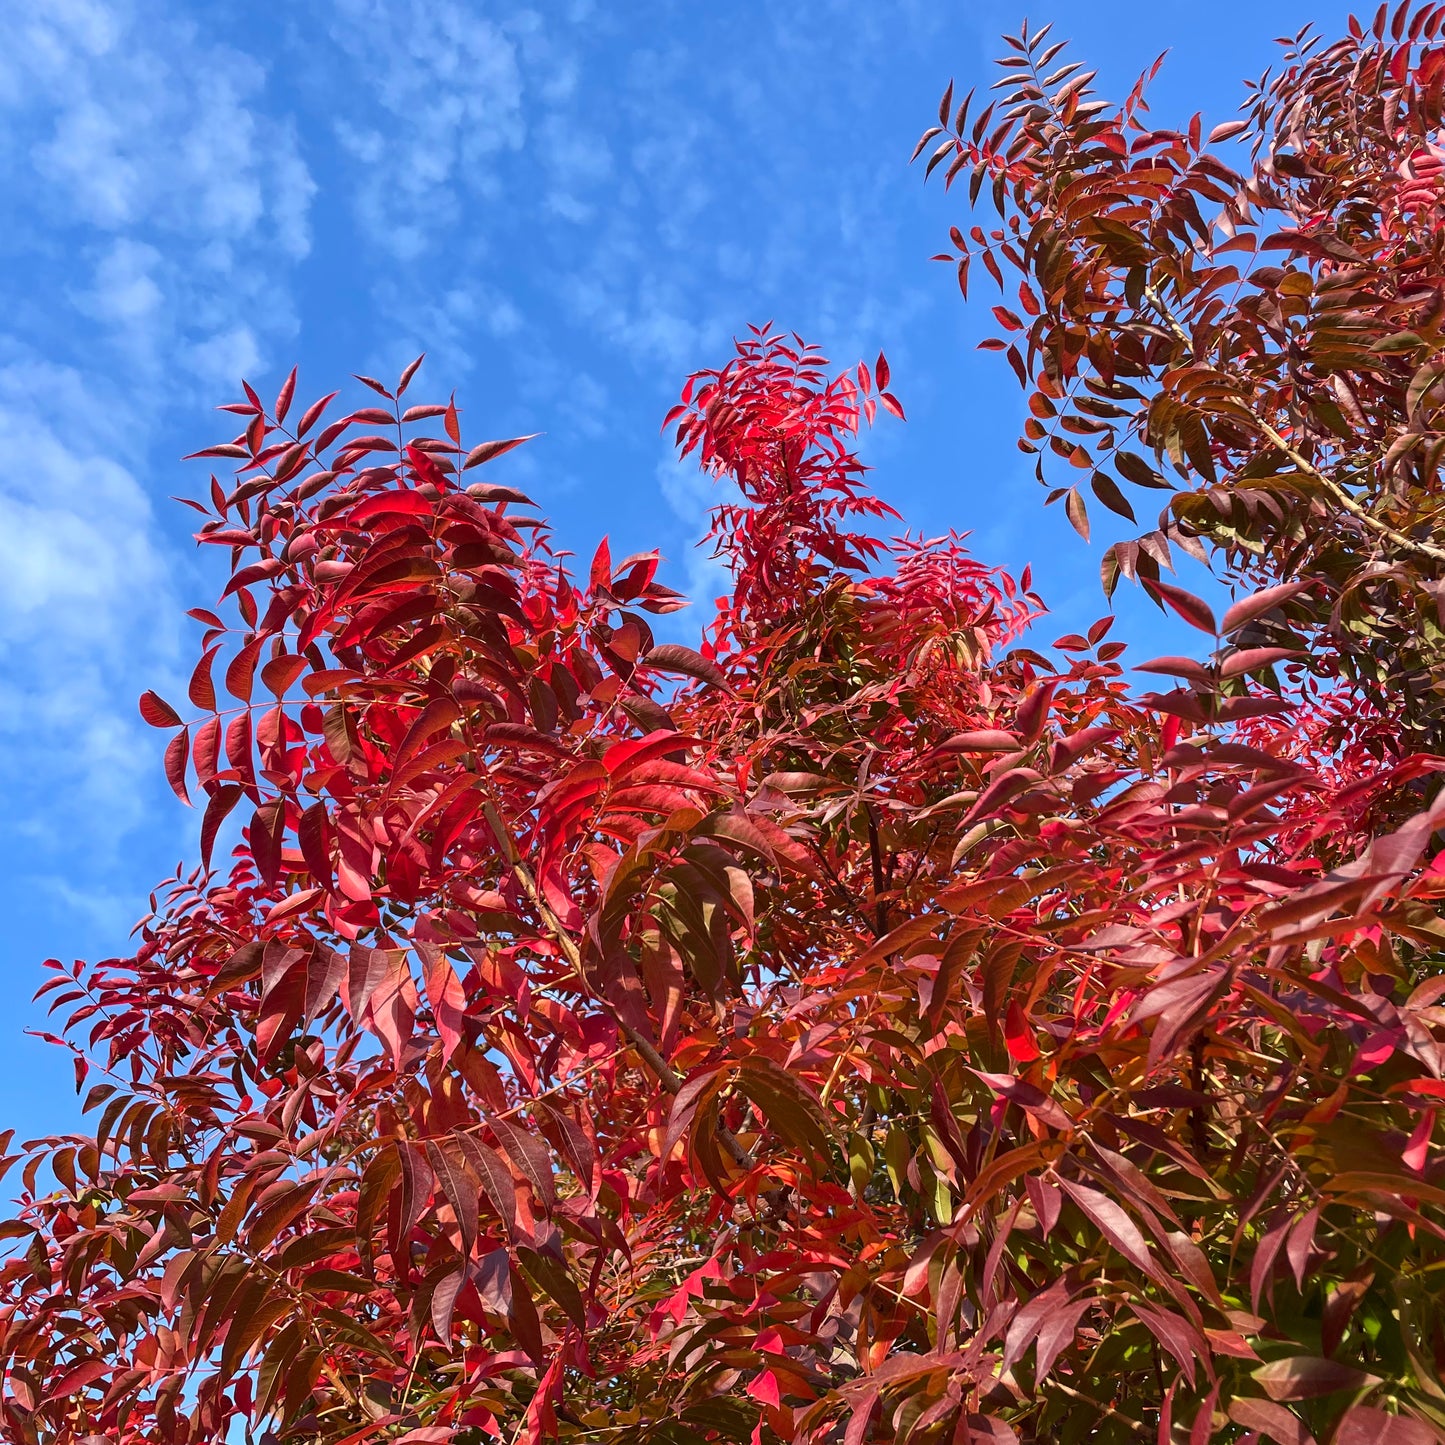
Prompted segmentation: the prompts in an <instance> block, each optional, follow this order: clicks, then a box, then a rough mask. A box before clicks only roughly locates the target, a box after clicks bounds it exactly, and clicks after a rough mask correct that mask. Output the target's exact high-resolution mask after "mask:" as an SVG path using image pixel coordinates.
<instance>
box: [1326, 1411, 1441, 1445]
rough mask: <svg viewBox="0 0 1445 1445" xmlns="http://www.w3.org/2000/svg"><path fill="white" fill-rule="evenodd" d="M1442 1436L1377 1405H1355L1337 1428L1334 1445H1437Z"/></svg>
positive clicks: (1333, 1440)
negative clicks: (1391, 1413)
mask: <svg viewBox="0 0 1445 1445" xmlns="http://www.w3.org/2000/svg"><path fill="white" fill-rule="evenodd" d="M1439 1438H1440V1437H1439V1435H1438V1434H1437V1433H1436V1432H1435V1431H1434V1430H1432V1429H1431V1428H1430V1427H1429V1426H1428V1425H1426V1424H1424V1423H1423V1422H1422V1421H1419V1420H1414V1419H1411V1418H1410V1416H1408V1415H1389V1414H1386V1412H1385V1411H1384V1410H1379V1409H1376V1408H1375V1406H1373V1405H1353V1406H1351V1407H1350V1409H1348V1410H1347V1411H1345V1416H1344V1419H1342V1420H1341V1421H1340V1423H1339V1424H1338V1425H1337V1426H1335V1433H1334V1438H1333V1439H1332V1440H1331V1442H1330V1445H1437V1442H1438V1441H1439Z"/></svg>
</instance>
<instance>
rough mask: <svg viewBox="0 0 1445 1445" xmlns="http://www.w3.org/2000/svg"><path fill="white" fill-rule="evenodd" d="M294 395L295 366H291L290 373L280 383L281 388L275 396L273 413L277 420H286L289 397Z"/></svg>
mask: <svg viewBox="0 0 1445 1445" xmlns="http://www.w3.org/2000/svg"><path fill="white" fill-rule="evenodd" d="M295 395H296V368H295V367H294V366H293V367H292V368H291V374H290V375H289V376H288V377H287V378H286V380H285V381H283V382H282V383H281V390H280V392H279V393H278V394H277V397H276V407H275V411H274V415H275V417H276V420H277V421H278V422H283V421H285V420H286V413H287V412H288V411H290V410H291V398H292V397H293V396H295Z"/></svg>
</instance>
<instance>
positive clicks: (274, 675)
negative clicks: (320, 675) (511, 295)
mask: <svg viewBox="0 0 1445 1445" xmlns="http://www.w3.org/2000/svg"><path fill="white" fill-rule="evenodd" d="M310 665H311V664H310V663H309V662H307V660H306V659H305V658H304V657H297V656H296V655H295V654H293V653H289V652H283V653H282V654H281V656H280V657H273V658H272V659H271V660H270V662H268V663H267V664H266V665H265V666H264V667H263V668H262V669H261V681H262V682H263V683H264V684H265V685H266V687H267V688H268V689H269V690H270V691H271V692H272V693H274V694H275V695H276V696H277V697H278V698H281V697H285V695H286V691H287V689H288V688H289V687H290V686H291V684H292V683H293V682H295V681H296V679H297V678H298V677H300V676H301V674H302V673H303V672H305V671H306V669H307V668H308V667H309V666H310ZM229 677H230V674H229V673H228V674H227V680H228V681H229Z"/></svg>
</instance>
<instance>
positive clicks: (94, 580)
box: [0, 354, 175, 852]
mask: <svg viewBox="0 0 1445 1445" xmlns="http://www.w3.org/2000/svg"><path fill="white" fill-rule="evenodd" d="M112 416H113V411H112V408H111V406H110V405H109V399H108V398H105V397H102V396H98V395H96V394H94V393H92V392H91V391H90V390H89V389H88V388H87V386H86V384H85V382H84V380H83V378H82V377H81V376H80V375H79V373H78V372H76V371H75V370H73V369H71V368H64V367H58V366H55V365H53V364H49V363H46V362H43V361H41V360H39V359H38V358H36V357H34V356H33V355H26V354H20V355H14V356H12V358H11V359H10V361H9V362H8V364H6V365H5V366H3V367H0V539H3V543H0V546H3V566H0V771H3V773H4V774H5V775H6V776H5V783H6V786H7V791H8V793H9V796H10V797H11V800H12V802H11V807H10V819H9V825H10V827H12V828H15V829H18V830H19V831H21V832H24V833H28V834H29V835H31V836H33V837H37V838H42V839H44V838H47V837H48V838H50V840H51V841H59V840H63V841H64V842H65V845H66V846H67V847H68V848H71V849H79V848H82V847H85V849H86V851H87V852H91V851H94V850H95V849H96V848H97V847H98V848H99V849H100V850H101V851H103V850H104V849H105V847H106V846H107V840H108V843H109V846H114V845H115V844H116V843H117V842H118V840H119V838H120V836H121V835H122V834H123V833H124V831H125V830H126V829H128V828H130V827H133V826H135V825H136V824H137V823H138V822H140V821H141V817H142V813H141V809H142V808H143V807H144V800H145V798H146V797H147V796H148V794H149V791H150V790H149V788H148V787H146V786H145V784H146V781H147V775H149V774H151V773H152V772H153V771H154V763H155V760H154V757H153V756H152V750H151V749H149V748H148V747H147V746H146V743H145V742H144V741H143V734H144V732H145V730H144V729H143V728H142V727H141V726H140V724H139V722H138V720H136V719H135V716H134V703H133V699H125V701H126V702H128V703H129V704H130V705H129V706H126V705H123V703H122V698H123V697H124V694H125V692H127V691H128V690H129V688H130V686H131V678H132V677H133V676H134V674H135V672H136V670H137V668H139V670H140V671H143V672H145V671H148V672H149V673H150V674H151V675H152V676H153V677H154V676H157V675H159V674H161V673H162V672H164V671H166V670H168V668H169V666H170V665H171V664H172V662H173V659H174V650H175V626H174V613H175V606H174V602H173V599H172V597H171V593H170V588H169V585H168V580H167V578H168V570H169V569H168V566H167V563H166V559H165V557H164V556H163V553H162V550H161V548H160V547H159V545H158V543H157V541H156V539H155V535H154V522H153V517H152V514H151V507H150V502H149V500H148V498H147V497H146V494H145V491H144V489H143V487H142V486H141V484H140V482H139V481H138V480H137V478H136V476H135V473H134V470H133V469H132V468H131V467H129V466H127V465H125V464H124V463H123V462H122V461H118V460H117V459H116V454H115V448H116V445H117V441H118V438H117V437H116V436H115V435H114V434H113V432H111V430H110V426H111V423H110V420H109V419H110V418H111V417H112ZM135 690H136V691H139V690H140V689H139V688H138V687H137V688H136V689H135ZM17 803H18V806H17ZM27 803H31V804H33V806H28V807H27V806H26V804H27ZM42 804H43V806H42ZM81 821H83V822H84V824H85V827H84V829H83V830H82V831H81V832H79V833H77V832H76V831H75V829H76V824H77V822H81Z"/></svg>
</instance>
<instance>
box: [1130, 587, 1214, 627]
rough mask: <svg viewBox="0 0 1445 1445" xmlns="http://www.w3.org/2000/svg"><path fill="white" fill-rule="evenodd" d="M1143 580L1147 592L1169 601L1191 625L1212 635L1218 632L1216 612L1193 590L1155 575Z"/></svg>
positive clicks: (1160, 599)
mask: <svg viewBox="0 0 1445 1445" xmlns="http://www.w3.org/2000/svg"><path fill="white" fill-rule="evenodd" d="M1141 580H1142V581H1143V583H1144V590H1145V591H1146V592H1149V593H1150V594H1152V595H1153V596H1154V597H1155V598H1156V599H1158V600H1159V601H1161V602H1166V603H1168V604H1169V606H1170V607H1172V608H1173V609H1174V611H1175V612H1177V613H1178V614H1179V615H1180V616H1181V617H1182V618H1183V619H1184V620H1185V621H1186V622H1187V623H1188V624H1189V625H1190V626H1191V627H1197V628H1198V629H1199V630H1200V631H1201V632H1208V633H1209V634H1210V635H1211V636H1213V635H1217V634H1218V631H1219V628H1218V627H1217V626H1216V625H1215V621H1214V613H1213V612H1212V611H1211V610H1210V607H1209V604H1208V603H1207V602H1205V601H1204V599H1203V598H1202V597H1196V596H1195V595H1194V594H1193V593H1192V592H1186V591H1185V590H1184V589H1183V588H1182V587H1176V586H1174V584H1173V583H1172V582H1161V581H1158V580H1156V579H1155V578H1153V577H1145V578H1142V579H1141Z"/></svg>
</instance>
